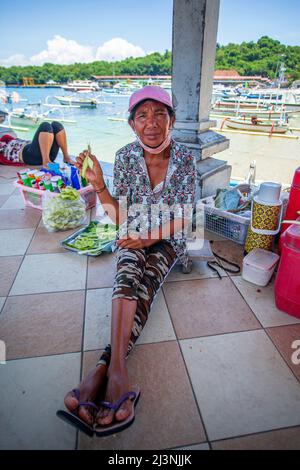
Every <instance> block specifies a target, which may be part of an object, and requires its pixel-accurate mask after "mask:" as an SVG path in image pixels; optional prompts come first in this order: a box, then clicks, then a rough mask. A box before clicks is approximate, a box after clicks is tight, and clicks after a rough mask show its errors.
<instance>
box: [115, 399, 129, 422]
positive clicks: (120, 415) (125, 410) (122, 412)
mask: <svg viewBox="0 0 300 470" xmlns="http://www.w3.org/2000/svg"><path fill="white" fill-rule="evenodd" d="M131 407H132V402H131V401H127V402H125V403H124V404H123V405H122V406H121V407H120V408H119V409H118V411H116V414H115V417H116V420H117V421H124V419H126V418H128V416H129V415H130V413H131Z"/></svg>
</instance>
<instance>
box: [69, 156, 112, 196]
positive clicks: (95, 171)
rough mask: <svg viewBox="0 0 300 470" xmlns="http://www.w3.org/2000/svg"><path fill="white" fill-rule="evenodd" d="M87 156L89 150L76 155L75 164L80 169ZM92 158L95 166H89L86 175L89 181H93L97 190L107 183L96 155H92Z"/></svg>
mask: <svg viewBox="0 0 300 470" xmlns="http://www.w3.org/2000/svg"><path fill="white" fill-rule="evenodd" d="M87 156H88V151H87V150H84V151H83V152H81V153H80V154H79V155H78V157H76V163H75V166H76V168H77V169H78V170H79V171H81V170H82V165H83V162H84V159H85V158H87ZM90 158H91V160H92V161H93V168H92V169H91V168H90V167H88V168H87V170H86V174H85V176H86V178H87V180H88V181H89V183H91V184H92V185H93V187H94V189H95V190H96V191H97V190H98V189H101V188H102V187H103V186H104V184H105V181H104V176H103V170H102V168H101V165H100V163H99V161H98V160H97V158H96V157H95V155H90Z"/></svg>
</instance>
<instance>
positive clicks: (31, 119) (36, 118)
mask: <svg viewBox="0 0 300 470" xmlns="http://www.w3.org/2000/svg"><path fill="white" fill-rule="evenodd" d="M52 112H53V109H50V110H49V111H46V112H45V113H37V112H35V111H33V110H32V109H30V108H16V109H14V110H13V111H11V112H9V113H8V122H9V125H10V126H21V127H38V126H39V125H40V124H41V123H42V122H44V121H47V122H52V121H55V120H58V121H59V122H63V123H66V124H76V121H74V120H71V119H65V118H64V117H53V116H51V113H52Z"/></svg>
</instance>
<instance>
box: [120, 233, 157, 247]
mask: <svg viewBox="0 0 300 470" xmlns="http://www.w3.org/2000/svg"><path fill="white" fill-rule="evenodd" d="M150 241H151V240H150V239H148V238H140V237H139V235H136V234H132V235H131V236H130V237H127V238H120V240H117V245H118V247H120V248H130V249H132V250H139V249H141V248H146V247H147V246H149V242H150Z"/></svg>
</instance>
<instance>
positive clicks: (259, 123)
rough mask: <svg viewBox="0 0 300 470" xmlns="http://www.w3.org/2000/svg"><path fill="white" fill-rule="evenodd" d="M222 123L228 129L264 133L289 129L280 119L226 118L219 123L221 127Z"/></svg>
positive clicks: (282, 132) (281, 131)
mask: <svg viewBox="0 0 300 470" xmlns="http://www.w3.org/2000/svg"><path fill="white" fill-rule="evenodd" d="M224 125H225V126H226V127H228V128H229V129H237V130H242V131H250V132H262V133H265V134H285V133H286V132H287V131H288V130H289V128H288V125H287V124H286V123H283V122H281V121H268V120H264V119H257V120H255V119H253V118H252V119H249V118H226V119H224V121H223V123H222V125H221V129H222V128H223V126H224Z"/></svg>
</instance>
